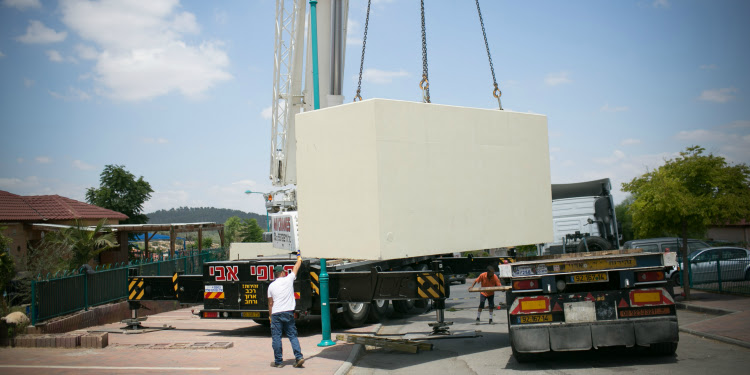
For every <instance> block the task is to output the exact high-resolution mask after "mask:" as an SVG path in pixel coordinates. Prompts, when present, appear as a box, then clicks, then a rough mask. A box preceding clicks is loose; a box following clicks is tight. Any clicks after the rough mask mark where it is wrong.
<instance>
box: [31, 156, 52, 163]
mask: <svg viewBox="0 0 750 375" xmlns="http://www.w3.org/2000/svg"><path fill="white" fill-rule="evenodd" d="M35 160H36V162H37V163H40V164H48V163H51V162H52V159H50V158H49V157H47V156H37V157H36V158H35Z"/></svg>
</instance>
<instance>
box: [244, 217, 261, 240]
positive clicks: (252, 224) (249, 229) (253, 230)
mask: <svg viewBox="0 0 750 375" xmlns="http://www.w3.org/2000/svg"><path fill="white" fill-rule="evenodd" d="M239 235H240V241H241V242H263V228H261V227H260V226H259V225H258V220H255V219H250V220H248V219H245V220H243V221H242V226H241V227H240V230H239Z"/></svg>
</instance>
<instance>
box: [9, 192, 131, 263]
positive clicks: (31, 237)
mask: <svg viewBox="0 0 750 375" xmlns="http://www.w3.org/2000/svg"><path fill="white" fill-rule="evenodd" d="M127 218H128V217H127V215H124V214H122V213H119V212H116V211H112V210H108V209H106V208H102V207H98V206H94V205H91V204H88V203H84V202H80V201H77V200H74V199H70V198H66V197H61V196H59V195H31V196H21V195H16V194H13V193H9V192H7V191H2V190H0V227H5V229H4V230H3V234H4V235H5V236H7V237H10V238H11V239H12V240H13V242H12V244H11V246H10V248H9V249H7V250H8V252H9V253H10V254H11V255H12V256H13V259H14V260H15V262H16V269H17V270H18V271H25V267H26V265H25V263H26V262H25V259H26V254H27V252H28V247H29V246H35V245H37V244H38V243H39V242H40V241H41V240H42V238H43V236H44V234H43V233H44V230H40V229H39V228H35V227H34V224H57V225H74V224H75V221H76V220H80V222H81V224H82V225H85V226H89V225H96V224H97V223H99V221H100V220H102V219H107V224H119V222H120V221H121V220H126V219H127ZM118 242H119V243H120V247H124V248H125V249H126V250H125V251H124V252H123V251H121V250H117V249H115V251H107V252H104V253H102V254H101V258H102V259H101V261H102V263H111V262H120V261H127V238H124V241H123V240H122V239H120V238H119V237H118ZM2 250H6V249H2ZM121 254H125V258H124V259H120V258H121V257H122V256H121ZM109 258H112V259H109Z"/></svg>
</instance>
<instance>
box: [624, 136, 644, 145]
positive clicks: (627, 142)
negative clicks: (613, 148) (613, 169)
mask: <svg viewBox="0 0 750 375" xmlns="http://www.w3.org/2000/svg"><path fill="white" fill-rule="evenodd" d="M640 143H641V140H640V139H635V138H626V139H623V140H622V142H620V145H621V146H630V145H637V144H640Z"/></svg>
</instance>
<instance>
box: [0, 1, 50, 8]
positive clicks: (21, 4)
mask: <svg viewBox="0 0 750 375" xmlns="http://www.w3.org/2000/svg"><path fill="white" fill-rule="evenodd" d="M3 5H5V6H6V7H11V8H16V9H19V10H26V9H32V8H34V9H39V8H41V7H42V3H40V2H39V0H3Z"/></svg>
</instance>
